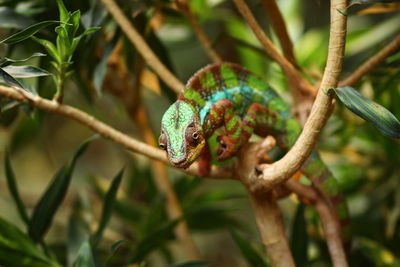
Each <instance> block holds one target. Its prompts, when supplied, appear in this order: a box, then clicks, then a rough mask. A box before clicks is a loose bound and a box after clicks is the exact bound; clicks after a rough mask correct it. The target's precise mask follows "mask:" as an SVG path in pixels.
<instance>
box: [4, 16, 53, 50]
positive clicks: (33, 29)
mask: <svg viewBox="0 0 400 267" xmlns="http://www.w3.org/2000/svg"><path fill="white" fill-rule="evenodd" d="M55 23H59V21H56V20H46V21H42V22H39V23H36V24H34V25H32V26H29V27H28V28H26V29H23V30H22V31H19V32H17V33H15V34H13V35H11V36H9V37H7V38H6V39H4V40H3V41H0V43H3V44H15V43H18V42H21V41H23V40H25V39H28V38H29V37H32V36H33V35H34V34H35V33H37V32H38V31H40V30H41V29H43V28H46V27H47V26H49V25H51V24H55Z"/></svg>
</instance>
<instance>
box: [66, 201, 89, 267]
mask: <svg viewBox="0 0 400 267" xmlns="http://www.w3.org/2000/svg"><path fill="white" fill-rule="evenodd" d="M89 232H90V229H89V225H88V223H87V222H86V221H85V219H84V216H83V208H82V203H81V201H80V200H77V201H75V203H74V206H73V208H72V214H71V216H70V218H69V221H68V228H67V236H68V241H67V263H68V266H72V265H73V263H74V262H75V261H76V258H77V257H78V254H79V250H80V248H81V246H82V244H83V243H84V242H85V241H87V240H88V239H89V235H90V233H89Z"/></svg>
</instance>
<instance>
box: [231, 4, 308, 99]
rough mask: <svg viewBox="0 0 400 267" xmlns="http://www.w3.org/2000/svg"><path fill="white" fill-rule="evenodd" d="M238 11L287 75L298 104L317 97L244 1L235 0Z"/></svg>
mask: <svg viewBox="0 0 400 267" xmlns="http://www.w3.org/2000/svg"><path fill="white" fill-rule="evenodd" d="M233 2H234V3H235V5H236V7H237V9H238V10H239V12H240V13H241V14H242V16H243V18H244V19H245V20H246V22H247V24H248V25H249V26H250V28H251V29H252V30H253V32H254V34H255V35H256V37H257V38H258V40H259V41H260V42H261V44H262V45H263V47H264V49H265V51H266V52H267V54H268V55H269V56H270V57H271V58H272V59H273V60H274V61H275V62H276V63H278V65H279V66H280V67H281V69H282V71H283V72H284V73H285V75H286V77H287V79H288V81H289V85H290V87H291V90H292V95H293V97H294V100H295V101H296V102H297V103H301V102H304V101H305V99H309V98H310V97H313V96H314V95H315V89H314V87H313V86H312V85H311V84H309V83H308V81H307V80H306V79H304V78H303V77H302V76H301V75H300V73H299V72H298V71H297V70H296V68H295V67H294V66H293V65H292V63H290V62H289V61H288V60H287V59H286V58H285V57H284V56H282V54H280V53H279V52H278V50H277V48H276V47H275V45H274V44H273V43H272V41H271V40H270V39H269V38H268V36H267V35H266V34H265V32H264V31H263V30H262V29H261V27H260V25H259V24H258V22H257V21H256V19H255V17H254V16H253V14H252V13H251V11H250V9H249V7H248V6H247V4H246V3H245V2H244V0H233Z"/></svg>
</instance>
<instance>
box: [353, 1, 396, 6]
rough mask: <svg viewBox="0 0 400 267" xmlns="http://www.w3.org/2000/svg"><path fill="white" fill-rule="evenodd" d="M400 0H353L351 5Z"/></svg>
mask: <svg viewBox="0 0 400 267" xmlns="http://www.w3.org/2000/svg"><path fill="white" fill-rule="evenodd" d="M394 2H399V0H351V1H350V6H352V5H356V4H358V5H369V4H379V3H394Z"/></svg>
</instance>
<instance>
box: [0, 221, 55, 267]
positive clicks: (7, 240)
mask: <svg viewBox="0 0 400 267" xmlns="http://www.w3.org/2000/svg"><path fill="white" fill-rule="evenodd" d="M0 266H21V267H25V266H26V267H28V266H38V267H45V266H60V265H59V264H58V263H57V262H55V261H53V260H51V259H49V258H48V257H47V256H46V255H45V254H44V253H43V252H42V251H40V250H39V249H38V248H37V246H36V245H35V244H34V243H33V242H32V240H30V239H29V237H28V236H27V235H26V234H25V233H23V232H22V231H21V230H19V229H18V228H17V227H15V226H14V225H12V224H11V223H9V222H7V221H6V220H3V219H2V218H0Z"/></svg>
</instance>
